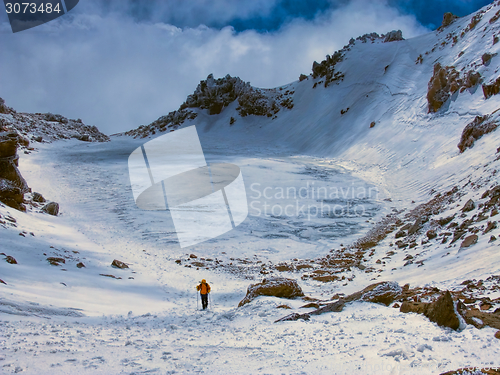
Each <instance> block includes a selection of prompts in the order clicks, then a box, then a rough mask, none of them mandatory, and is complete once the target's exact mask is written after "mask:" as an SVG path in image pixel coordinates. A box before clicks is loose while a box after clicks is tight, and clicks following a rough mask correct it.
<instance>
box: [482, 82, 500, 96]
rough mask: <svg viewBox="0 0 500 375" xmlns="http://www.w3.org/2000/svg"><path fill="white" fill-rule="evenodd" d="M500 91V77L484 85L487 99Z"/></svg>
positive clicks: (484, 93)
mask: <svg viewBox="0 0 500 375" xmlns="http://www.w3.org/2000/svg"><path fill="white" fill-rule="evenodd" d="M499 92H500V77H498V78H497V79H496V80H494V81H493V82H490V83H488V84H484V85H483V95H484V98H485V99H488V98H490V97H492V96H493V95H497V94H498V93H499Z"/></svg>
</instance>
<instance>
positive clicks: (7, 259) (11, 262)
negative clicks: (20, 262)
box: [5, 255, 17, 264]
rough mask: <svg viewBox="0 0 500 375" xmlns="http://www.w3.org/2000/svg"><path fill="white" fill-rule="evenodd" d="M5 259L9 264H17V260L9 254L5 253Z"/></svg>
mask: <svg viewBox="0 0 500 375" xmlns="http://www.w3.org/2000/svg"><path fill="white" fill-rule="evenodd" d="M5 261H6V262H7V263H10V264H17V260H16V259H15V258H14V257H13V256H11V255H6V256H5Z"/></svg>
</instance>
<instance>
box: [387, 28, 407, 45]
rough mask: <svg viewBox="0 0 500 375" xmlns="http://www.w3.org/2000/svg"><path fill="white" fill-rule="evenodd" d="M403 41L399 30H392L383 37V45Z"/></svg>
mask: <svg viewBox="0 0 500 375" xmlns="http://www.w3.org/2000/svg"><path fill="white" fill-rule="evenodd" d="M400 40H404V38H403V32H402V31H401V30H392V31H390V32H388V33H387V34H386V35H385V39H384V43H390V42H397V41H400Z"/></svg>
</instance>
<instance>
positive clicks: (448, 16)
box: [439, 12, 458, 29]
mask: <svg viewBox="0 0 500 375" xmlns="http://www.w3.org/2000/svg"><path fill="white" fill-rule="evenodd" d="M457 18H458V16H455V15H454V14H453V13H451V12H447V13H445V14H444V15H443V22H442V23H441V27H440V28H439V29H443V28H445V27H448V26H450V25H451V24H452V23H453V21H455V20H456V19H457Z"/></svg>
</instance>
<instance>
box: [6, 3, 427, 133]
mask: <svg viewBox="0 0 500 375" xmlns="http://www.w3.org/2000/svg"><path fill="white" fill-rule="evenodd" d="M198 2H199V3H203V1H201V0H199V1H198ZM81 3H83V4H85V3H87V5H85V6H84V7H82V9H80V11H79V12H75V13H74V14H71V13H70V14H68V15H67V16H65V17H61V18H60V20H57V21H54V22H51V23H48V24H46V25H42V26H40V27H37V28H34V29H31V30H27V31H23V32H21V33H16V34H12V33H11V32H10V28H9V27H8V26H7V25H6V24H5V22H4V23H3V24H2V25H1V28H0V38H1V39H2V53H1V54H0V66H1V67H2V69H1V72H0V87H1V91H0V96H2V97H4V99H6V101H7V104H8V105H10V106H13V107H14V108H16V109H17V110H20V111H31V112H48V111H50V112H55V113H61V114H63V115H65V116H67V117H72V118H82V119H83V121H84V122H85V123H88V124H90V125H96V126H98V127H99V128H100V129H101V130H102V131H104V132H106V133H114V132H118V131H124V130H128V129H131V128H135V127H137V126H139V125H141V124H147V123H149V122H151V121H153V120H155V119H156V118H158V117H159V116H161V115H164V114H166V113H168V112H169V111H171V110H174V109H177V108H178V106H179V105H180V104H181V103H182V102H183V101H184V100H185V98H186V96H187V95H188V94H191V93H192V92H193V91H194V89H195V88H196V85H197V84H198V83H199V81H200V80H201V79H204V78H206V76H207V75H208V74H209V73H213V74H214V75H215V76H216V77H218V76H224V75H226V74H231V75H233V76H239V77H241V78H242V79H244V80H246V81H250V82H251V83H252V84H253V85H254V86H258V87H276V86H279V85H283V84H286V83H289V82H291V81H294V80H296V79H297V78H298V76H299V74H300V73H306V74H308V73H309V72H310V70H311V65H312V62H313V61H314V60H318V61H320V60H322V59H324V57H325V55H326V54H332V53H333V52H334V51H335V50H337V49H340V48H342V46H343V45H345V44H347V42H348V41H349V39H350V38H351V37H356V36H359V35H362V34H364V33H367V32H372V31H376V32H378V33H385V32H387V31H390V30H393V29H401V30H403V34H404V36H405V37H406V38H408V37H412V36H415V35H418V34H422V33H424V32H426V31H427V29H425V28H424V27H422V26H421V25H420V24H419V23H418V22H417V20H416V19H415V17H414V16H412V15H402V14H401V13H400V12H399V11H398V10H397V9H396V8H394V7H391V6H389V5H388V4H387V2H386V1H382V0H375V1H373V0H372V1H370V0H353V1H349V2H346V3H345V4H343V5H341V6H340V7H339V8H337V9H331V10H329V11H324V12H320V13H319V14H317V15H316V17H314V18H313V19H312V20H306V19H303V18H296V19H292V20H290V21H289V22H288V23H286V24H284V25H283V26H281V27H280V28H279V29H278V30H276V31H274V32H268V33H259V32H256V31H254V30H246V31H243V32H236V31H235V30H234V29H233V28H232V27H224V28H222V29H216V28H210V27H206V26H197V27H193V28H188V27H186V28H178V27H175V26H172V25H170V24H167V23H164V22H159V21H155V22H153V21H148V22H145V21H140V22H139V21H138V20H137V19H136V17H131V16H130V15H129V13H128V10H126V11H124V10H123V9H120V8H119V5H113V6H109V7H108V8H106V10H105V11H100V9H101V6H102V4H100V2H99V1H95V0H94V1H92V0H88V1H86V2H81ZM223 3H224V2H223V1H222V0H221V1H219V2H215V4H223ZM249 3H252V2H249ZM183 4H184V2H183ZM254 4H261V5H260V6H261V7H266V5H265V2H264V1H262V2H260V1H256V2H255V3H254ZM79 6H80V5H79ZM221 6H222V5H221ZM254 6H255V7H257V5H254ZM255 7H254V8H252V7H249V8H248V9H247V12H248V14H249V15H251V14H255V12H257V13H258V12H262V11H267V10H266V9H267V8H266V9H264V10H262V9H260V10H258V9H257V8H255ZM75 9H76V8H75ZM256 9H257V10H256ZM183 12H186V13H189V12H188V10H183ZM232 12H233V11H232V10H231V9H228V10H227V14H228V16H227V17H229V16H230V15H231V14H232Z"/></svg>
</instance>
